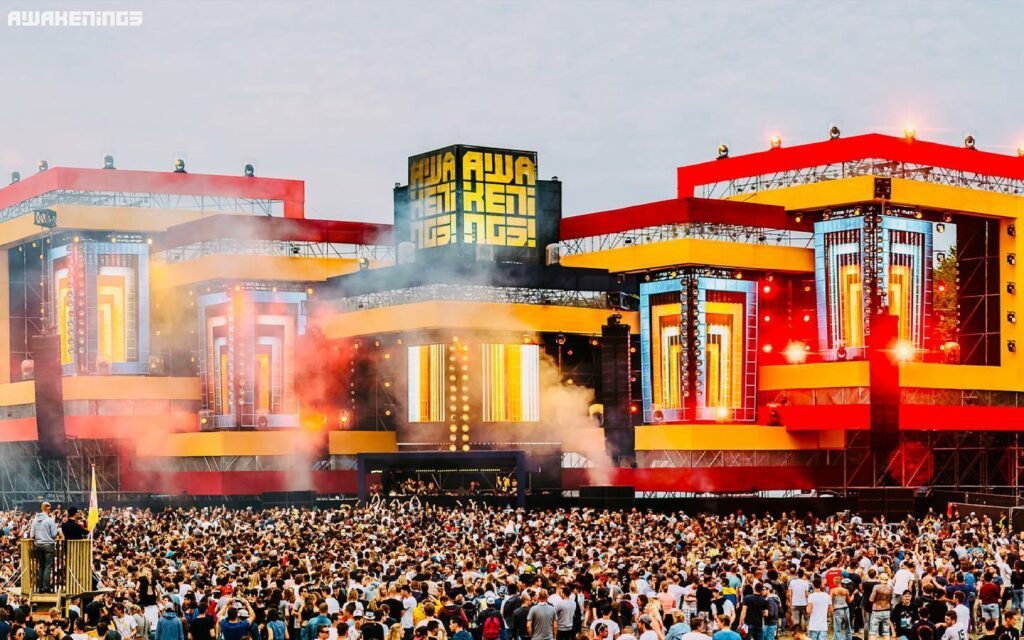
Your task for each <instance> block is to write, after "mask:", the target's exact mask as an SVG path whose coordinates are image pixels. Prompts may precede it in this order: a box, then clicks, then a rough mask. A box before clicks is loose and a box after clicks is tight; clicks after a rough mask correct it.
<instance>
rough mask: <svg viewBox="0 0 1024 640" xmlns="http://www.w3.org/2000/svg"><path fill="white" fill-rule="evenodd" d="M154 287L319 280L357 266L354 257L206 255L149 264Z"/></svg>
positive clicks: (345, 272) (352, 270) (341, 273)
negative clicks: (229, 281) (211, 282)
mask: <svg viewBox="0 0 1024 640" xmlns="http://www.w3.org/2000/svg"><path fill="white" fill-rule="evenodd" d="M150 267H151V275H150V282H151V283H152V285H153V288H154V289H167V288H171V287H178V286H183V285H187V284H192V283H195V282H204V281H206V280H219V279H231V280H289V281H300V282H301V281H314V282H321V281H323V280H326V279H327V278H331V277H333V276H339V275H344V274H347V273H353V272H354V271H357V270H358V269H359V261H358V260H356V259H355V258H293V257H291V256H258V255H250V256H244V257H243V256H236V255H230V254H224V255H210V256H203V257H201V258H196V259H195V260H189V261H187V262H176V263H173V264H167V263H163V262H159V261H156V260H154V261H153V262H151V263H150Z"/></svg>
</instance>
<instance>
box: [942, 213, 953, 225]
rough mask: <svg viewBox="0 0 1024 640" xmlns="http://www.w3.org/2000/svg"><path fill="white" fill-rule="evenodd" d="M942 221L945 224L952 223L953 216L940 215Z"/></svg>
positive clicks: (948, 214)
mask: <svg viewBox="0 0 1024 640" xmlns="http://www.w3.org/2000/svg"><path fill="white" fill-rule="evenodd" d="M942 221H943V222H945V223H946V224H949V223H950V222H953V215H952V214H950V213H944V214H942Z"/></svg>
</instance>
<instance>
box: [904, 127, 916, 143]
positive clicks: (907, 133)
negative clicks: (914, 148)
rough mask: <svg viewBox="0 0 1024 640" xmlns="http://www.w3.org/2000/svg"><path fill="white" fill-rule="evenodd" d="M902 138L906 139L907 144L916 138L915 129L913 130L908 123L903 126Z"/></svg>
mask: <svg viewBox="0 0 1024 640" xmlns="http://www.w3.org/2000/svg"><path fill="white" fill-rule="evenodd" d="M903 137H904V138H906V139H907V141H908V142H910V141H911V140H914V139H915V138H917V129H915V128H914V125H912V124H909V123H908V124H906V125H904V127H903Z"/></svg>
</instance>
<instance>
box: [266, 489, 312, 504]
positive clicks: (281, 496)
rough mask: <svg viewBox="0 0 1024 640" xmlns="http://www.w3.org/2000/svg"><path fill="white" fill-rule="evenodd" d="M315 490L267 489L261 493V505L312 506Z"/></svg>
mask: <svg viewBox="0 0 1024 640" xmlns="http://www.w3.org/2000/svg"><path fill="white" fill-rule="evenodd" d="M315 501H316V491H267V492H266V493H264V494H263V505H264V506H268V507H269V506H273V507H290V506H312V504H313V502H315Z"/></svg>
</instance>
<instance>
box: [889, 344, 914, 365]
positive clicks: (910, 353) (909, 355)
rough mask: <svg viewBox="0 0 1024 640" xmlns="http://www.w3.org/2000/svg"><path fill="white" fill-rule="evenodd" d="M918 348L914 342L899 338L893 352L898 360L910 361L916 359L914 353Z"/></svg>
mask: <svg viewBox="0 0 1024 640" xmlns="http://www.w3.org/2000/svg"><path fill="white" fill-rule="evenodd" d="M916 351H917V350H916V349H915V348H914V343H913V342H911V341H909V340H899V341H897V342H896V345H895V346H894V347H893V349H892V352H893V355H894V356H895V357H896V361H897V362H910V361H911V360H913V359H914V354H915V352H916Z"/></svg>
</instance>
